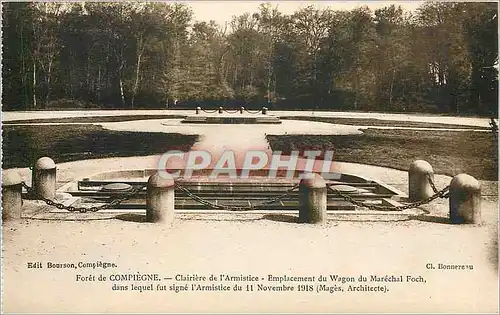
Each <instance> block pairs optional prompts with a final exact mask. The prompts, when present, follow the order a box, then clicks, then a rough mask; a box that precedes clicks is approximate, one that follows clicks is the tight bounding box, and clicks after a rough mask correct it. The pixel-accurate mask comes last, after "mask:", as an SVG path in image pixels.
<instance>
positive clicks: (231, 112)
mask: <svg viewBox="0 0 500 315" xmlns="http://www.w3.org/2000/svg"><path fill="white" fill-rule="evenodd" d="M224 111H225V112H226V113H228V114H236V113H237V112H239V111H240V110H239V109H236V110H227V109H224Z"/></svg>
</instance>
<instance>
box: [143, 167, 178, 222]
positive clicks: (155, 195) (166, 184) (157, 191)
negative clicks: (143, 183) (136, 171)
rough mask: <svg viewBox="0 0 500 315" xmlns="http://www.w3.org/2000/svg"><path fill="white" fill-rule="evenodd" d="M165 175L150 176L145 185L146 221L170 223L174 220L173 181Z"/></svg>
mask: <svg viewBox="0 0 500 315" xmlns="http://www.w3.org/2000/svg"><path fill="white" fill-rule="evenodd" d="M166 176H167V174H165V175H163V176H160V174H159V173H156V174H153V175H151V177H149V180H148V185H147V199H146V220H147V221H148V222H161V223H165V224H169V223H172V222H173V220H174V200H175V199H174V188H175V185H174V179H173V178H172V177H171V176H168V177H166Z"/></svg>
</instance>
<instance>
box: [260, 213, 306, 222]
mask: <svg viewBox="0 0 500 315" xmlns="http://www.w3.org/2000/svg"><path fill="white" fill-rule="evenodd" d="M262 218H263V219H265V220H270V221H276V222H286V223H301V222H300V221H299V217H298V216H296V215H291V214H266V215H264V216H263V217H262Z"/></svg>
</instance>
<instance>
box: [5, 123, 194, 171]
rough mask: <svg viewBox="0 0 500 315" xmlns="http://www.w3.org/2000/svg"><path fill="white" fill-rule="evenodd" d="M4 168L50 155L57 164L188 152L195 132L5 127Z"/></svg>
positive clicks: (65, 126)
mask: <svg viewBox="0 0 500 315" xmlns="http://www.w3.org/2000/svg"><path fill="white" fill-rule="evenodd" d="M2 130H3V134H2V138H3V147H2V149H3V155H2V161H3V165H2V167H3V168H4V169H6V168H12V167H27V166H30V165H32V163H33V162H34V161H36V159H37V158H39V157H41V156H49V157H51V158H52V159H53V160H54V161H55V162H56V163H62V162H70V161H77V160H84V159H97V158H109V157H128V156H145V155H153V154H162V153H165V152H167V151H169V150H179V151H183V152H186V151H189V149H190V148H191V146H192V145H193V144H194V143H195V142H196V141H197V139H198V137H197V136H195V135H183V134H179V133H162V132H129V131H112V130H105V129H104V128H102V127H101V126H96V125H41V126H3V127H2Z"/></svg>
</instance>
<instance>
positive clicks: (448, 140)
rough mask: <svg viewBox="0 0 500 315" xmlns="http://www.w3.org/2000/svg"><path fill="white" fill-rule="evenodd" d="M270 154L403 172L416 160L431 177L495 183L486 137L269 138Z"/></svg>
mask: <svg viewBox="0 0 500 315" xmlns="http://www.w3.org/2000/svg"><path fill="white" fill-rule="evenodd" d="M267 140H268V141H269V143H270V145H271V148H272V149H273V150H280V151H283V152H284V153H285V152H290V151H292V150H299V151H302V150H322V151H325V150H332V151H334V160H336V161H342V162H353V163H363V164H371V165H378V166H385V167H391V168H396V169H400V170H408V168H409V166H410V164H411V162H413V161H414V160H417V159H423V160H426V161H428V162H429V163H430V164H431V165H432V167H433V168H434V172H436V173H439V174H445V175H449V176H454V175H457V174H459V173H468V174H470V175H472V176H474V177H476V178H477V179H481V180H497V179H498V148H497V141H496V140H495V139H494V137H493V135H492V133H489V132H472V131H471V132H461V131H420V130H379V129H367V130H364V134H362V135H345V136H326V135H281V136H276V135H268V136H267Z"/></svg>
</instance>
